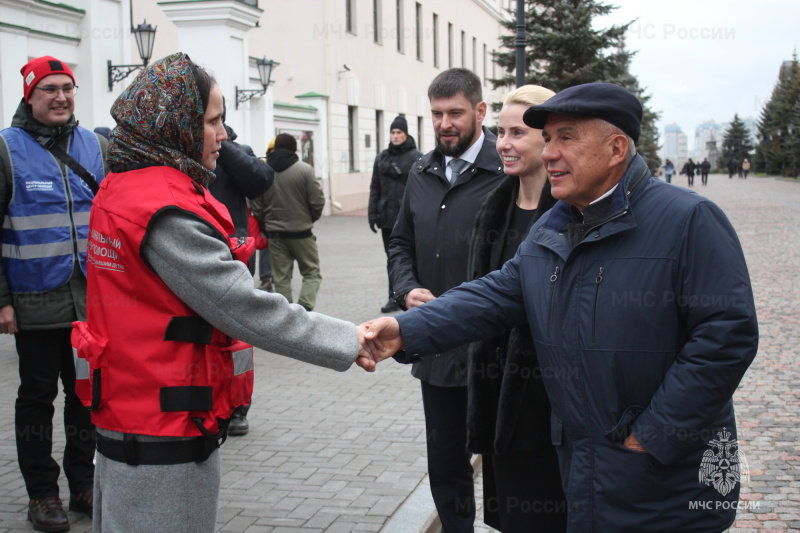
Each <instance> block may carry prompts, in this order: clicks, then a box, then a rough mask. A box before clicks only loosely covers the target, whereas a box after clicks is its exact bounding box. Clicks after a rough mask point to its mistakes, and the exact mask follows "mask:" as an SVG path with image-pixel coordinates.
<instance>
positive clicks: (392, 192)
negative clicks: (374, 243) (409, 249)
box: [369, 136, 422, 229]
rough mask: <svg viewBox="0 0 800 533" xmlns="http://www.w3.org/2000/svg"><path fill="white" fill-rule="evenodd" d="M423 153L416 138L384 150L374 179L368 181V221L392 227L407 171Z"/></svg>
mask: <svg viewBox="0 0 800 533" xmlns="http://www.w3.org/2000/svg"><path fill="white" fill-rule="evenodd" d="M420 157H422V152H420V151H419V150H417V144H416V143H415V142H414V138H413V137H411V136H409V137H408V138H407V139H406V141H405V142H404V143H403V144H401V145H399V146H395V145H393V144H389V148H387V149H386V150H384V151H383V152H381V153H380V154H379V155H378V157H376V158H375V165H373V167H372V181H371V182H370V184H369V223H370V224H375V225H377V226H378V227H379V228H386V229H392V228H393V227H394V223H395V221H396V220H397V213H399V212H400V203H401V202H402V201H403V192H405V190H406V182H407V181H408V172H409V171H410V170H411V167H412V166H413V165H414V163H415V162H416V161H417V159H419V158H420Z"/></svg>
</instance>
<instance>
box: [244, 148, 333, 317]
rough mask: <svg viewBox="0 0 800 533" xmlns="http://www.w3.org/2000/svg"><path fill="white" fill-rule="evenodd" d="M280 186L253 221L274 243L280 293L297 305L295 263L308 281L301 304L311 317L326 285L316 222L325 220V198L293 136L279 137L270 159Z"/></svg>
mask: <svg viewBox="0 0 800 533" xmlns="http://www.w3.org/2000/svg"><path fill="white" fill-rule="evenodd" d="M267 163H268V164H269V166H271V167H272V168H273V169H274V170H275V173H276V174H275V183H274V184H273V186H272V187H270V188H269V190H268V191H267V192H266V193H264V194H263V195H262V196H260V197H258V198H256V199H255V200H253V202H252V203H251V207H252V210H253V215H254V216H255V217H256V218H257V219H258V220H259V221H260V222H261V225H262V227H263V228H264V231H265V233H266V234H267V236H268V237H269V248H270V262H271V264H272V279H273V282H274V283H275V291H276V292H277V293H278V294H281V295H283V296H284V297H285V298H286V299H287V300H289V302H292V301H294V300H292V273H293V270H294V263H295V261H296V262H297V266H298V268H299V270H300V275H302V276H303V283H302V285H301V287H300V295H299V296H298V298H297V303H299V304H300V305H302V306H303V307H305V308H306V310H308V311H311V310H312V309H314V306H315V305H316V303H317V293H318V292H319V287H320V284H321V283H322V274H321V273H320V265H319V252H318V250H317V238H316V237H315V236H314V234H313V233H312V231H311V230H312V229H313V227H314V222H316V221H317V220H319V217H320V216H322V209H323V208H324V207H325V195H324V194H323V192H322V188H321V187H320V186H319V183H318V182H317V180H316V179H315V177H314V167H312V166H311V165H309V164H307V163H303V162H302V161H300V160H299V158H298V157H297V141H296V140H295V138H294V137H293V136H292V135H289V134H288V133H281V134H279V135H278V136H277V137H275V150H274V151H273V152H272V153H270V154H269V155H268V156H267Z"/></svg>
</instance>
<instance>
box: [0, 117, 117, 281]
mask: <svg viewBox="0 0 800 533" xmlns="http://www.w3.org/2000/svg"><path fill="white" fill-rule="evenodd" d="M0 135H2V137H3V139H4V140H5V143H6V145H7V146H8V152H9V155H10V156H11V171H12V175H13V179H12V180H11V182H12V187H13V190H12V194H11V201H10V202H9V204H8V208H7V210H6V216H5V219H4V220H3V265H4V267H5V273H6V278H7V280H8V285H9V287H10V288H11V291H12V292H15V293H38V292H46V291H50V290H53V289H56V288H58V287H60V286H62V285H64V284H65V283H67V282H68V281H69V279H70V277H71V276H72V271H73V268H74V263H75V258H76V257H77V258H78V259H79V261H80V266H81V270H82V271H83V273H84V275H86V239H87V237H88V231H89V211H90V209H91V207H92V199H93V197H94V195H93V194H92V191H91V189H89V186H88V185H87V184H86V183H85V182H84V181H83V180H82V179H81V177H80V176H78V175H77V174H75V173H74V172H73V171H72V170H71V169H69V167H65V168H66V171H67V172H66V176H65V175H64V173H63V172H62V170H61V167H60V166H59V164H58V161H57V160H56V158H55V157H54V156H53V155H52V154H51V153H50V152H48V151H47V150H45V149H44V147H42V146H41V145H40V144H39V143H38V142H36V140H35V139H34V138H33V137H31V136H30V134H28V133H26V132H25V131H23V130H22V129H20V128H8V129H6V130H3V131H2V132H0ZM67 153H69V155H71V156H72V157H73V158H75V159H76V160H77V161H78V162H79V163H80V164H81V166H83V167H84V168H85V169H86V170H88V171H89V172H90V173H91V174H92V175H93V176H94V178H95V181H97V183H98V184H99V183H100V181H101V180H102V179H103V177H104V176H105V173H104V170H103V157H102V152H101V151H100V142H99V141H98V140H97V136H96V135H95V134H94V133H92V132H90V131H89V130H87V129H84V128H80V127H76V128H75V130H74V131H73V133H72V134H71V135H70V138H69V142H68V146H67Z"/></svg>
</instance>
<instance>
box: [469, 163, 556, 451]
mask: <svg viewBox="0 0 800 533" xmlns="http://www.w3.org/2000/svg"><path fill="white" fill-rule="evenodd" d="M518 194H519V178H518V177H517V176H508V177H506V179H505V180H504V181H503V183H501V184H500V186H499V187H497V189H495V191H494V192H492V193H491V194H490V195H489V196H488V197H487V198H486V200H485V201H484V203H483V205H482V206H481V209H480V211H479V212H478V217H477V219H476V221H475V233H474V236H473V241H472V249H471V250H470V258H469V279H471V280H472V279H478V278H480V277H482V276H485V275H486V274H488V273H489V272H491V271H493V270H497V269H499V268H500V267H502V266H503V264H502V262H501V256H502V253H503V243H504V241H505V235H506V230H507V229H508V227H509V223H510V220H511V215H512V213H513V210H514V205H515V204H516V201H517V196H518ZM554 203H555V200H554V199H553V197H552V196H551V195H550V184H549V182H547V183H546V185H545V190H544V191H543V192H542V195H541V198H540V200H539V206H538V207H537V210H536V214H535V215H534V218H533V220H532V221H531V225H533V223H534V222H535V221H536V220H538V219H539V218H540V217H541V216H542V214H543V213H544V212H545V211H547V210H548V209H550V207H552V206H553V204H554ZM528 229H530V227H529V228H528ZM542 445H545V446H551V445H550V402H549V401H548V400H547V394H546V393H545V390H544V385H542V379H541V372H540V371H539V363H538V360H537V358H536V348H535V347H534V345H533V339H531V332H530V329H529V328H528V326H527V325H521V326H517V327H515V328H513V329H512V330H511V331H510V332H508V333H505V334H503V335H501V336H499V337H494V338H491V339H486V340H482V341H478V342H475V343H473V344H471V345H470V346H469V400H468V419H467V447H468V448H469V450H470V451H472V452H474V453H497V454H503V453H505V452H507V451H509V450H531V449H535V448H537V447H539V446H542Z"/></svg>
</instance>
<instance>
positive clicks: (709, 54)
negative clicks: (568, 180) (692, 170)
mask: <svg viewBox="0 0 800 533" xmlns="http://www.w3.org/2000/svg"><path fill="white" fill-rule="evenodd" d="M606 3H607V4H611V5H617V6H619V8H618V9H617V10H615V11H614V12H613V14H611V15H609V16H608V17H604V18H603V19H599V21H598V22H599V24H598V26H601V27H607V26H609V25H611V24H621V23H625V22H629V21H631V20H633V19H638V20H636V22H634V23H633V24H632V25H631V27H630V29H629V31H628V38H627V48H628V49H629V50H632V51H633V50H638V53H637V54H636V56H635V57H634V59H633V63H632V67H631V70H632V72H633V74H634V75H636V76H637V77H638V79H639V82H640V84H641V85H642V86H643V87H646V88H647V93H649V94H650V95H652V99H651V100H650V105H651V106H652V108H653V109H654V110H655V111H656V112H660V113H661V120H660V123H659V132H660V133H661V143H662V144H663V142H664V125H665V124H672V123H677V124H678V125H679V126H680V127H681V128H682V130H683V132H684V133H686V134H687V136H688V137H689V149H690V150H692V149H693V148H694V131H695V127H696V126H697V125H699V124H700V123H701V122H705V121H706V120H709V119H713V120H715V121H717V122H729V121H730V120H731V119H732V118H733V115H734V113H738V114H739V116H740V117H741V118H747V117H753V118H755V119H756V120H757V119H758V118H759V116H760V113H761V109H762V107H763V106H764V104H765V103H766V102H767V101H768V100H769V97H770V95H771V94H772V90H773V88H774V87H775V84H776V83H777V81H778V70H779V69H780V66H781V63H782V62H783V61H785V60H789V59H791V58H792V53H793V52H794V50H795V47H796V46H797V44H798V43H799V42H800V31H798V24H800V0H758V1H750V0H748V1H745V0H666V1H663V0H606Z"/></svg>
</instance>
